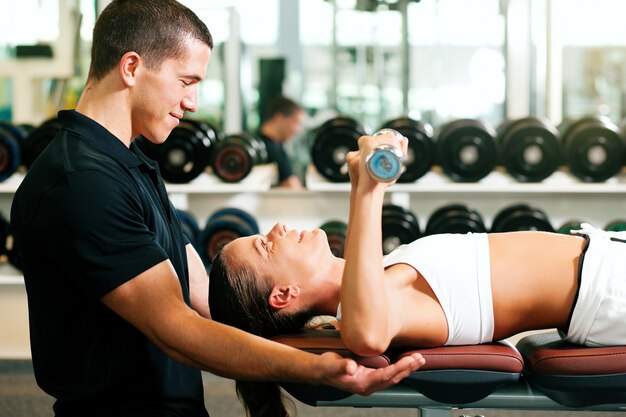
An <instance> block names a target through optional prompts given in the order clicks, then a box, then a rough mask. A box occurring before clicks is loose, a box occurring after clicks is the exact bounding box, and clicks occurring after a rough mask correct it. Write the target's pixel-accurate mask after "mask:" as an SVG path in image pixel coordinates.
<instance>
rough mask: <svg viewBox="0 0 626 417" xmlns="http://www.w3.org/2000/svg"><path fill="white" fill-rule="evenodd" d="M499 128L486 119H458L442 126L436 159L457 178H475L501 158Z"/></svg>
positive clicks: (475, 179) (466, 180)
mask: <svg viewBox="0 0 626 417" xmlns="http://www.w3.org/2000/svg"><path fill="white" fill-rule="evenodd" d="M495 138H496V132H495V131H494V129H493V128H492V127H491V125H489V124H488V123H486V122H483V121H480V120H474V119H459V120H454V121H451V122H448V123H445V124H443V125H442V126H441V128H440V130H439V134H438V135H437V141H436V144H437V159H438V162H439V164H440V165H441V168H442V169H443V171H444V173H445V174H447V175H448V176H449V177H450V178H451V179H452V180H454V181H457V182H476V181H480V180H481V179H483V178H484V177H486V176H487V175H488V174H489V173H490V172H491V171H492V170H493V169H494V168H495V166H496V164H497V162H498V148H497V144H496V139H495Z"/></svg>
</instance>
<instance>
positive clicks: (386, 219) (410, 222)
mask: <svg viewBox="0 0 626 417" xmlns="http://www.w3.org/2000/svg"><path fill="white" fill-rule="evenodd" d="M420 235H421V233H420V228H419V223H418V219H417V216H415V214H414V213H413V212H411V211H410V210H408V209H405V208H403V207H400V206H397V205H393V204H386V205H384V206H383V211H382V246H383V254H384V255H387V254H389V253H391V251H393V250H394V249H395V248H397V247H398V246H400V245H403V244H408V243H411V242H413V241H414V240H416V239H418V238H419V237H420Z"/></svg>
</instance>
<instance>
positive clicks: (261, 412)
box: [236, 381, 293, 417]
mask: <svg viewBox="0 0 626 417" xmlns="http://www.w3.org/2000/svg"><path fill="white" fill-rule="evenodd" d="M236 387H237V396H238V397H239V400H241V402H242V403H243V405H244V407H245V409H246V415H247V416H248V417H289V416H290V414H289V412H288V411H287V408H286V407H285V403H284V402H283V400H286V397H285V396H284V395H283V393H282V392H281V390H280V387H279V386H278V384H276V383H273V382H264V381H263V382H260V381H236ZM291 405H293V403H291Z"/></svg>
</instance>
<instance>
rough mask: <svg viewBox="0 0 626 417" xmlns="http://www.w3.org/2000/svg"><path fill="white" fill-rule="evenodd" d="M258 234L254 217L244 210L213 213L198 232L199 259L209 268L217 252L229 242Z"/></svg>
mask: <svg viewBox="0 0 626 417" xmlns="http://www.w3.org/2000/svg"><path fill="white" fill-rule="evenodd" d="M257 233H259V226H258V224H257V222H256V220H255V219H254V217H253V216H252V215H251V214H249V213H248V212H246V211H245V210H242V209H238V208H235V207H226V208H222V209H219V210H217V211H215V212H214V213H213V214H211V216H209V218H208V219H207V222H206V225H205V226H204V228H203V229H202V231H201V232H200V236H199V239H198V244H199V246H200V251H199V252H200V257H201V258H202V260H203V262H204V263H205V265H206V266H210V265H211V263H212V261H213V258H214V257H215V255H216V254H217V252H219V250H220V249H221V248H222V247H223V246H224V245H226V244H228V243H230V242H231V241H233V240H235V239H237V238H240V237H243V236H251V235H254V234H257Z"/></svg>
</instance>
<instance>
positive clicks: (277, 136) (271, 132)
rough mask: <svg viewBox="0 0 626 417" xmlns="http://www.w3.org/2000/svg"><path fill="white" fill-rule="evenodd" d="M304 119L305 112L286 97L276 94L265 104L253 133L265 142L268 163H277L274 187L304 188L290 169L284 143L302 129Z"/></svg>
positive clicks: (291, 167) (289, 161) (291, 168)
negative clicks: (258, 125) (276, 178)
mask: <svg viewBox="0 0 626 417" xmlns="http://www.w3.org/2000/svg"><path fill="white" fill-rule="evenodd" d="M305 119H306V112H305V111H304V109H303V108H302V106H300V105H299V104H298V103H296V102H295V101H293V100H291V99H290V98H288V97H284V96H278V97H275V98H273V99H271V100H270V101H269V102H268V104H267V108H266V110H265V114H264V118H263V122H262V123H261V126H260V127H259V130H258V132H257V135H258V136H259V137H260V138H261V139H263V142H265V146H266V147H267V153H268V159H269V162H275V163H276V164H277V167H278V182H277V184H276V186H277V187H284V188H292V189H296V190H299V189H303V188H304V186H303V184H302V181H301V180H300V178H299V177H298V175H296V174H295V172H294V169H293V166H292V163H291V160H290V159H289V155H288V154H287V151H286V150H285V144H286V143H288V142H290V141H292V140H293V139H294V138H295V137H296V136H298V135H299V134H300V133H301V132H302V127H303V124H304V121H305Z"/></svg>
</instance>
